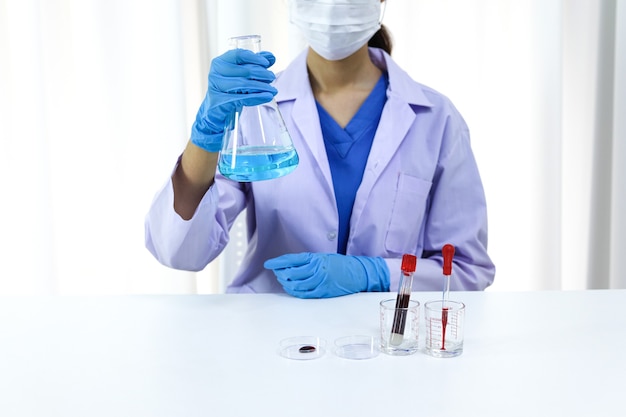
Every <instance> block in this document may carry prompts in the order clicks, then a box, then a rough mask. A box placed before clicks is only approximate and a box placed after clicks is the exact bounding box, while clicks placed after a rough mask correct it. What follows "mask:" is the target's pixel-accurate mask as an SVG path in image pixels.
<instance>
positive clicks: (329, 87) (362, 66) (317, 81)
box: [307, 45, 381, 95]
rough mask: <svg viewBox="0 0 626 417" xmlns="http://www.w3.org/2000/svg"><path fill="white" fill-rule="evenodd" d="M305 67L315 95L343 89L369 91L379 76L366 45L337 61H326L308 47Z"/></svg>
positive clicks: (378, 70)
mask: <svg viewBox="0 0 626 417" xmlns="http://www.w3.org/2000/svg"><path fill="white" fill-rule="evenodd" d="M307 68H308V70H309V79H310V81H311V88H312V89H313V93H314V94H315V95H317V94H318V93H331V94H332V93H333V92H337V91H340V90H344V89H358V90H367V91H370V90H371V89H372V88H373V87H374V85H376V82H377V81H378V79H379V78H380V76H381V71H380V69H378V68H377V67H376V66H375V65H374V64H373V63H372V60H371V59H370V56H369V51H368V47H367V45H364V46H363V47H362V48H361V49H359V50H358V51H357V52H355V53H354V54H352V55H350V56H349V57H347V58H345V59H342V60H338V61H328V60H326V59H324V58H322V57H321V56H320V55H318V54H317V53H316V52H315V51H313V50H312V49H309V53H308V55H307Z"/></svg>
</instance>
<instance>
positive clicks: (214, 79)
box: [191, 49, 277, 152]
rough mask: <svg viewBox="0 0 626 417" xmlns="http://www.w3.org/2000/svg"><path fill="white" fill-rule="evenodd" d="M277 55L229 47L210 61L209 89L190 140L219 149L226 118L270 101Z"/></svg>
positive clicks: (213, 149)
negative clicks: (243, 109)
mask: <svg viewBox="0 0 626 417" xmlns="http://www.w3.org/2000/svg"><path fill="white" fill-rule="evenodd" d="M275 61H276V58H274V55H272V53H271V52H259V53H254V52H252V51H248V50H245V49H232V50H230V51H228V52H226V53H224V54H223V55H220V56H218V57H217V58H214V59H213V61H211V69H210V71H209V88H208V91H207V93H206V96H205V98H204V101H203V102H202V105H201V106H200V109H199V110H198V113H197V115H196V121H195V122H194V124H193V127H192V129H191V141H192V142H193V143H194V144H195V145H197V146H199V147H201V148H202V149H204V150H206V151H209V152H218V151H220V150H221V149H222V136H223V134H224V126H225V124H226V120H227V118H228V117H229V116H230V115H231V114H232V113H233V112H235V111H236V110H240V109H241V108H242V107H243V106H256V105H259V104H263V103H267V102H268V101H271V100H272V98H274V96H275V95H276V93H277V91H276V89H275V88H274V87H273V86H271V85H270V83H271V82H272V81H274V80H275V79H276V76H275V75H274V73H273V72H272V71H270V70H268V69H267V68H269V67H271V66H272V65H273V64H274V62H275Z"/></svg>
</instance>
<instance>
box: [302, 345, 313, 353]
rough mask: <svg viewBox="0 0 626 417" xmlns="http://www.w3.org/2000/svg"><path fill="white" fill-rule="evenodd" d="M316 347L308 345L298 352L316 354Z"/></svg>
mask: <svg viewBox="0 0 626 417" xmlns="http://www.w3.org/2000/svg"><path fill="white" fill-rule="evenodd" d="M315 350H316V349H315V346H311V345H306V346H302V347H301V348H300V349H298V352H300V353H313V352H315Z"/></svg>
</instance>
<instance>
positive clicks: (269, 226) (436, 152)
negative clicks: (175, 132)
mask: <svg viewBox="0 0 626 417" xmlns="http://www.w3.org/2000/svg"><path fill="white" fill-rule="evenodd" d="M288 3H289V16H290V21H291V22H292V23H293V24H294V25H296V26H297V27H298V28H299V29H300V30H301V31H302V34H303V35H304V37H305V38H306V40H307V41H308V43H309V46H310V47H309V48H307V50H306V51H303V53H302V54H301V55H300V56H298V57H297V58H296V59H295V60H294V61H293V62H291V63H290V65H289V66H288V67H287V68H286V69H285V70H284V71H282V72H281V73H279V74H278V75H277V76H274V74H273V73H272V72H271V71H270V70H269V69H268V68H269V67H271V66H272V64H273V63H274V61H275V58H274V56H273V55H272V54H271V53H270V52H260V53H258V54H255V53H253V52H251V51H247V50H231V51H228V52H226V53H224V54H223V55H221V56H219V57H217V58H215V59H213V61H212V63H211V69H210V71H209V87H208V91H207V94H206V97H205V99H204V102H203V103H202V105H201V106H200V109H199V111H198V114H197V117H196V120H195V122H194V124H193V127H192V131H191V139H190V141H189V143H188V144H187V146H186V148H185V150H184V152H183V153H182V155H181V156H180V158H179V160H178V163H177V164H176V167H175V169H174V172H173V174H172V175H171V178H170V179H169V180H168V181H167V182H166V184H165V186H164V187H163V188H162V189H161V190H160V191H159V192H158V193H157V195H156V197H155V199H154V201H153V203H152V206H151V208H150V211H149V213H148V215H147V217H146V246H147V248H148V249H149V250H150V252H151V253H152V254H153V255H154V256H155V257H156V258H157V259H158V260H159V261H160V262H161V263H163V264H164V265H167V266H169V267H172V268H176V269H183V270H191V271H198V270H202V269H203V268H204V267H205V266H206V265H207V264H208V263H209V262H211V261H212V260H214V259H215V258H216V257H217V256H218V255H219V254H220V253H221V252H222V250H223V249H224V247H225V246H226V244H227V243H228V240H229V230H230V228H231V226H232V224H233V223H234V221H235V219H236V218H237V215H238V214H240V213H241V212H242V211H243V210H244V209H247V210H246V215H247V219H246V221H247V229H248V246H247V252H246V254H245V257H244V259H243V262H242V265H241V267H240V269H239V271H238V272H237V274H236V276H235V277H234V279H233V281H232V283H230V285H229V286H228V288H227V291H228V292H254V293H264V292H287V293H289V294H291V295H293V296H296V297H301V298H321V297H336V296H341V295H346V294H351V293H356V292H361V291H397V289H398V284H399V282H398V281H399V277H400V262H401V258H402V255H403V254H405V253H410V254H414V255H416V256H417V257H418V258H419V259H418V262H417V270H416V272H415V275H414V280H413V283H414V284H413V288H414V290H434V291H439V290H441V289H442V285H443V276H442V266H441V265H442V256H441V248H442V247H443V246H444V245H445V244H446V243H451V244H453V245H454V246H455V247H456V254H455V258H454V264H455V266H454V276H453V280H452V283H451V288H452V289H454V290H483V289H485V288H486V287H487V286H489V285H490V284H491V283H492V282H493V279H494V273H495V268H494V265H493V263H492V261H491V260H490V258H489V256H488V254H487V211H486V204H485V196H484V191H483V186H482V182H481V178H480V175H479V171H478V168H477V165H476V162H475V159H474V156H473V153H472V149H471V147H470V136H469V131H468V127H467V126H466V124H465V122H464V120H463V118H462V116H461V115H460V114H459V112H458V111H457V110H456V108H455V107H454V106H453V104H452V103H451V102H450V100H448V99H447V98H446V97H444V96H443V95H441V94H440V93H438V92H437V91H434V90H433V89H431V88H428V87H426V86H424V85H421V84H419V83H417V82H415V81H414V80H412V79H411V78H410V77H409V75H407V74H406V73H405V72H404V71H403V70H402V69H401V68H400V67H399V66H398V65H397V64H396V63H395V62H394V61H393V59H392V58H391V57H390V54H391V40H390V37H389V34H388V32H387V31H386V28H385V27H384V26H382V25H381V15H382V14H381V8H382V7H381V2H380V1H379V0H320V1H315V0H314V1H311V0H290V1H289V2H288ZM274 96H275V98H276V101H277V102H278V106H279V108H280V111H281V113H282V115H283V118H284V119H285V123H286V125H287V129H288V130H289V132H290V134H291V136H292V140H293V143H294V146H295V147H296V149H297V151H298V154H299V158H300V163H299V165H298V167H297V168H296V169H295V170H294V171H293V172H292V173H291V174H289V175H286V176H284V177H281V178H278V179H273V180H267V181H259V182H250V183H238V182H234V181H231V180H228V179H226V178H224V177H223V176H221V175H220V174H219V172H216V166H217V157H218V151H219V150H220V149H221V142H222V134H223V131H224V125H225V120H226V118H227V116H228V115H229V114H230V113H231V112H232V111H234V110H235V109H236V108H238V107H240V106H244V105H257V104H260V103H263V102H267V101H270V100H271V99H272V98H273V97H274Z"/></svg>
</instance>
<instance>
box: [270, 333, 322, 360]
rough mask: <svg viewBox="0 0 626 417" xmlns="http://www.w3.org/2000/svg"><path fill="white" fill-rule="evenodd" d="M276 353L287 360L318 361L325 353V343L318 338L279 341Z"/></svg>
mask: <svg viewBox="0 0 626 417" xmlns="http://www.w3.org/2000/svg"><path fill="white" fill-rule="evenodd" d="M278 353H279V354H280V356H282V357H283V358H287V359H296V360H302V361H306V360H311V359H319V358H321V357H322V356H324V354H325V353H326V341H325V340H324V339H322V338H321V337H318V336H297V337H290V338H287V339H283V340H281V341H280V344H279V345H278Z"/></svg>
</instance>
